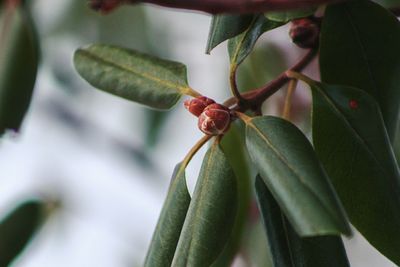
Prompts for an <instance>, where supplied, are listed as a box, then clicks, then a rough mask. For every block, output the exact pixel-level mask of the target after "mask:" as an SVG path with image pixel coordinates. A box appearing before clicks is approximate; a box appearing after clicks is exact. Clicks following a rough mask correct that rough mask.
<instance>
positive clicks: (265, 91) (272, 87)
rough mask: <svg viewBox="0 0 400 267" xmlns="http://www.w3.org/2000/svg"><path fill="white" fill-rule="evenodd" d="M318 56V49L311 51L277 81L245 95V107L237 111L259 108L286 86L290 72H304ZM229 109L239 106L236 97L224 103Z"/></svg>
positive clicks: (237, 108) (240, 107) (239, 107)
mask: <svg viewBox="0 0 400 267" xmlns="http://www.w3.org/2000/svg"><path fill="white" fill-rule="evenodd" d="M316 55H317V50H316V49H310V50H309V51H308V52H307V53H306V55H305V56H304V57H303V58H301V59H300V60H299V61H298V62H297V63H296V64H295V65H294V66H293V67H291V68H290V69H288V70H286V71H285V72H282V73H281V74H280V75H279V76H278V77H277V78H276V79H274V80H272V81H270V82H269V83H267V84H266V85H264V86H263V87H261V88H258V89H254V90H251V91H249V92H246V93H243V94H242V97H243V98H244V99H245V102H244V104H245V105H244V106H240V105H238V106H237V107H236V108H235V110H241V111H244V110H247V109H248V108H249V106H250V107H251V108H258V107H259V106H260V105H261V104H262V103H263V102H264V101H265V100H266V99H267V98H268V97H270V96H271V95H273V94H274V93H276V92H277V91H278V90H279V89H280V88H281V87H282V86H284V85H285V84H286V83H287V82H288V81H289V80H290V78H289V77H288V76H287V73H286V72H288V71H295V72H299V71H302V70H303V69H304V68H305V67H306V66H307V65H308V64H309V63H310V62H311V61H312V60H313V59H314V57H315V56H316ZM223 104H224V105H225V106H227V107H232V106H233V105H235V104H239V103H238V101H237V98H236V97H231V98H229V99H227V100H226V101H225V102H224V103H223Z"/></svg>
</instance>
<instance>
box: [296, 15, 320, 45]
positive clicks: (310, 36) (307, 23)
mask: <svg viewBox="0 0 400 267" xmlns="http://www.w3.org/2000/svg"><path fill="white" fill-rule="evenodd" d="M289 36H290V38H292V41H293V43H295V44H296V45H297V46H299V47H301V48H314V47H316V46H317V45H318V38H319V25H318V23H317V22H316V21H314V20H312V19H310V18H303V19H296V20H293V21H292V26H291V27H290V30H289Z"/></svg>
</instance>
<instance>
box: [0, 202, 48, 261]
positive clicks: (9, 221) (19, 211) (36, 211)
mask: <svg viewBox="0 0 400 267" xmlns="http://www.w3.org/2000/svg"><path fill="white" fill-rule="evenodd" d="M42 211H43V203H41V202H38V201H29V202H25V203H23V204H21V205H20V206H19V207H17V208H16V209H15V210H13V211H12V212H11V213H10V214H8V215H7V216H6V217H5V218H3V219H2V220H1V221H0V267H7V266H9V264H10V263H11V262H12V261H13V260H14V259H15V258H16V257H17V256H18V255H19V254H20V253H21V252H22V251H23V249H24V248H25V247H26V245H27V244H28V242H29V240H30V239H31V238H32V237H33V235H34V234H35V232H36V230H37V229H38V227H39V225H40V223H41V221H42V219H43V215H44V214H43V213H42Z"/></svg>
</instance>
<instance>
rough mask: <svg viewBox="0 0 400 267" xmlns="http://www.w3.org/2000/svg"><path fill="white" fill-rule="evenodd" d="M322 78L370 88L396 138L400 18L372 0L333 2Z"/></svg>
mask: <svg viewBox="0 0 400 267" xmlns="http://www.w3.org/2000/svg"><path fill="white" fill-rule="evenodd" d="M320 44H321V47H320V49H321V50H320V51H321V52H320V66H321V78H322V81H323V82H326V83H331V84H343V85H350V86H354V87H357V88H360V89H362V90H365V91H366V92H368V93H369V94H371V95H372V96H373V97H374V98H375V99H376V100H377V101H378V103H379V105H380V107H381V110H382V114H383V119H384V121H385V124H386V128H387V131H388V134H389V137H390V139H391V140H392V141H393V138H394V135H395V131H396V127H397V120H398V113H399V106H400V105H399V104H400V75H399V73H400V53H399V52H398V51H399V47H400V23H399V21H398V20H397V18H396V17H395V16H394V15H392V14H391V13H390V12H389V11H387V10H386V9H385V8H383V7H381V6H379V5H378V4H375V3H372V2H370V1H365V0H361V1H351V2H345V3H342V4H338V5H332V6H329V7H328V8H327V9H326V13H325V16H324V19H323V23H322V32H321V42H320Z"/></svg>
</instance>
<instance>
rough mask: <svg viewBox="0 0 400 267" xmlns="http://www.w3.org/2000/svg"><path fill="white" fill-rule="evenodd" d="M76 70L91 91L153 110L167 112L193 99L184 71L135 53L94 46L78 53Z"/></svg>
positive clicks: (175, 63) (182, 66)
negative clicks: (182, 100)
mask: <svg viewBox="0 0 400 267" xmlns="http://www.w3.org/2000/svg"><path fill="white" fill-rule="evenodd" d="M74 63H75V68H76V70H77V71H78V72H79V74H80V75H81V76H82V77H83V78H84V79H85V80H86V81H88V82H89V83H90V84H91V85H93V86H94V87H96V88H98V89H100V90H103V91H106V92H108V93H111V94H114V95H117V96H120V97H123V98H126V99H128V100H132V101H135V102H138V103H141V104H144V105H148V106H150V107H152V108H156V109H169V108H171V107H172V106H174V105H175V104H176V102H177V101H178V100H179V99H180V97H181V96H182V95H183V94H188V95H193V96H196V94H195V93H194V92H193V89H191V88H190V87H189V86H188V84H187V78H186V67H185V66H184V65H183V64H181V63H178V62H173V61H168V60H164V59H160V58H156V57H153V56H150V55H147V54H143V53H140V52H137V51H134V50H129V49H125V48H119V47H115V46H111V45H102V44H94V45H91V46H89V47H87V48H82V49H78V50H77V51H76V52H75V55H74Z"/></svg>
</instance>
